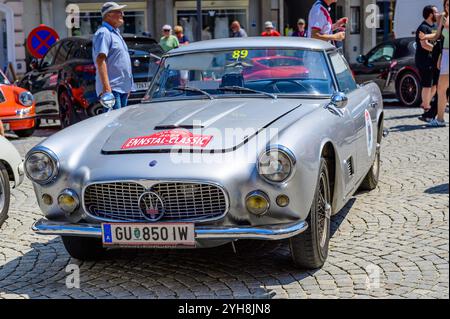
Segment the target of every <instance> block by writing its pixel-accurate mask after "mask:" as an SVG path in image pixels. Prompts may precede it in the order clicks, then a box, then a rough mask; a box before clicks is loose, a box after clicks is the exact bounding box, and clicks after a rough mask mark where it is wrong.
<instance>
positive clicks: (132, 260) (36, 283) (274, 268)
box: [0, 199, 355, 299]
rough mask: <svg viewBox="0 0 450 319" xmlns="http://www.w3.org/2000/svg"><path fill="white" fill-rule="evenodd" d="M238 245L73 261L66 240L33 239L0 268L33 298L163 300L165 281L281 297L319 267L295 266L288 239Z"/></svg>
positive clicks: (10, 287)
mask: <svg viewBox="0 0 450 319" xmlns="http://www.w3.org/2000/svg"><path fill="white" fill-rule="evenodd" d="M354 202H355V199H352V200H351V201H350V202H349V203H348V204H347V205H346V206H345V208H344V209H342V210H341V211H340V212H339V214H337V215H335V216H333V217H332V223H331V235H332V236H334V234H335V233H336V232H337V230H338V229H339V227H340V225H341V223H342V222H343V221H344V220H345V218H346V216H347V215H348V213H349V212H350V210H351V208H352V206H353V204H354ZM235 248H236V253H235V252H234V250H233V247H232V245H231V244H228V245H225V246H221V247H216V248H207V249H199V250H135V249H133V250H111V251H108V252H107V254H106V257H105V259H104V260H102V261H98V262H81V261H78V260H75V259H71V258H70V256H69V255H68V254H67V252H66V251H65V248H64V246H63V244H62V241H61V239H59V238H56V239H53V240H50V241H48V242H46V243H33V244H31V250H30V251H28V252H27V253H26V254H24V255H23V256H20V257H18V258H15V259H13V260H11V261H10V262H8V263H6V264H5V265H3V266H0V293H6V294H18V295H26V296H27V297H30V298H50V297H52V298H53V297H54V296H55V297H57V296H59V297H71V298H72V297H75V298H93V297H94V296H95V297H97V296H100V297H99V298H111V297H116V296H115V295H113V294H110V293H109V291H110V290H114V289H125V290H128V291H131V292H133V291H136V286H138V290H139V291H140V292H141V293H142V291H144V295H145V294H146V295H145V296H146V298H149V299H153V298H158V297H160V298H161V296H160V295H158V291H159V290H160V289H161V286H164V282H166V281H171V282H177V283H179V284H180V287H181V288H180V287H174V288H170V289H171V291H173V295H172V296H173V297H175V298H184V297H183V293H182V294H181V295H179V293H180V291H184V292H185V291H186V290H188V291H190V292H191V294H192V298H194V297H195V296H197V295H198V294H201V293H202V291H204V290H205V289H209V288H208V287H210V286H211V287H214V286H223V289H224V290H225V291H229V294H228V295H227V294H224V295H220V294H218V295H215V294H214V292H213V291H210V292H209V295H210V298H234V297H236V296H238V298H256V299H270V298H273V297H275V296H276V295H277V293H276V292H275V291H273V290H272V289H271V288H270V286H280V285H289V284H291V283H295V282H300V283H301V282H302V281H303V280H309V277H311V276H314V274H315V273H316V272H317V271H319V270H308V271H307V270H301V269H298V268H296V267H295V265H294V264H293V262H292V259H291V256H290V251H289V245H288V240H282V241H257V240H242V241H238V242H236V243H235ZM69 264H75V265H79V267H80V275H81V290H77V291H74V290H69V289H68V288H66V285H65V280H66V276H68V273H66V267H67V265H69ZM30 265H32V268H30ZM115 282H117V284H111V283H115ZM239 289H240V290H239ZM237 291H238V292H237ZM79 296H81V297H79ZM83 296H84V297H83ZM131 297H133V296H131ZM162 298H164V297H162ZM188 299H189V298H188Z"/></svg>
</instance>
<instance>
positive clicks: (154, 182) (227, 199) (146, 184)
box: [81, 179, 230, 223]
mask: <svg viewBox="0 0 450 319" xmlns="http://www.w3.org/2000/svg"><path fill="white" fill-rule="evenodd" d="M111 183H136V184H139V185H141V186H142V187H144V188H145V189H147V190H148V189H151V188H152V187H153V186H154V185H158V184H164V183H185V184H204V185H210V186H214V187H217V188H219V189H220V190H221V191H222V192H223V194H224V196H225V204H226V206H227V209H226V211H225V213H224V214H222V215H221V216H218V217H215V218H210V219H201V217H200V218H189V219H179V220H177V222H188V223H189V222H195V223H207V222H213V221H219V220H222V219H223V218H225V216H226V215H227V214H228V212H229V211H230V196H229V194H228V192H227V190H226V189H225V188H224V187H223V186H222V185H220V184H218V183H215V182H208V181H201V180H193V179H189V180H179V179H163V180H150V179H137V180H114V181H101V182H91V183H89V184H86V185H85V186H84V187H83V189H82V191H81V194H82V195H81V196H82V197H81V203H82V208H83V211H84V213H85V214H86V216H88V217H89V218H92V219H94V220H98V221H99V222H106V223H117V222H121V221H118V220H115V219H107V218H100V217H97V216H94V215H92V214H91V213H90V212H89V211H88V210H87V208H86V206H85V192H86V189H87V188H88V187H89V186H92V185H97V184H111ZM130 222H132V221H130ZM135 222H137V223H139V222H140V221H135Z"/></svg>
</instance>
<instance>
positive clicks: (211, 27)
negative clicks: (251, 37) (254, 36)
mask: <svg viewBox="0 0 450 319" xmlns="http://www.w3.org/2000/svg"><path fill="white" fill-rule="evenodd" d="M202 20H203V24H202V30H203V31H202V39H201V40H209V39H220V38H228V37H229V36H230V25H231V23H232V22H233V21H234V20H237V21H239V22H240V24H241V26H242V28H244V29H245V30H246V31H247V32H249V25H248V1H202ZM175 24H179V25H181V26H182V27H183V29H184V34H185V35H186V36H187V37H188V39H189V40H191V41H199V40H200V39H197V37H196V30H197V27H198V23H197V8H196V2H195V1H176V2H175Z"/></svg>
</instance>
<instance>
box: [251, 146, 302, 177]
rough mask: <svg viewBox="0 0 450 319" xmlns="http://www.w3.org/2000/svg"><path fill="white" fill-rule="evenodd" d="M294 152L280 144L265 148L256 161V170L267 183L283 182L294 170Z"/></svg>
mask: <svg viewBox="0 0 450 319" xmlns="http://www.w3.org/2000/svg"><path fill="white" fill-rule="evenodd" d="M295 163H296V159H295V156H294V154H293V153H292V152H291V151H290V150H289V149H287V148H285V147H282V146H274V147H270V148H269V149H267V151H265V152H264V154H262V155H261V157H260V158H259V161H258V172H259V175H261V177H262V178H264V179H265V180H266V181H267V182H269V183H284V182H286V181H287V180H289V179H290V178H291V177H292V176H293V175H294V172H295Z"/></svg>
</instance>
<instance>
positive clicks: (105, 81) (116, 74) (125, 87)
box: [92, 2, 134, 112]
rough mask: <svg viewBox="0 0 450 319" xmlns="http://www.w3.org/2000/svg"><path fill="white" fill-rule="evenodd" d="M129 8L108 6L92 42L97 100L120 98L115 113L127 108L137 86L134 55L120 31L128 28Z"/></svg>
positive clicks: (102, 11)
mask: <svg viewBox="0 0 450 319" xmlns="http://www.w3.org/2000/svg"><path fill="white" fill-rule="evenodd" d="M125 7H126V5H119V4H118V3H116V2H107V3H105V4H104V5H103V7H102V10H101V14H102V18H103V23H102V25H101V26H100V28H99V29H98V30H97V32H96V33H95V35H94V38H93V40H92V41H93V48H92V51H93V58H94V63H95V66H96V69H97V72H96V91H97V96H98V97H102V95H103V94H106V93H112V94H113V95H114V97H115V98H116V104H115V105H114V106H113V109H114V110H117V109H120V108H123V107H126V106H127V104H128V97H129V96H130V92H131V91H132V88H133V86H134V82H133V72H132V67H131V57H130V53H129V52H128V46H127V44H126V42H125V40H124V39H123V37H122V35H121V33H120V30H119V28H120V27H121V26H123V24H124V12H123V9H124V8H125ZM104 111H105V112H106V111H108V110H107V109H105V110H104Z"/></svg>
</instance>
